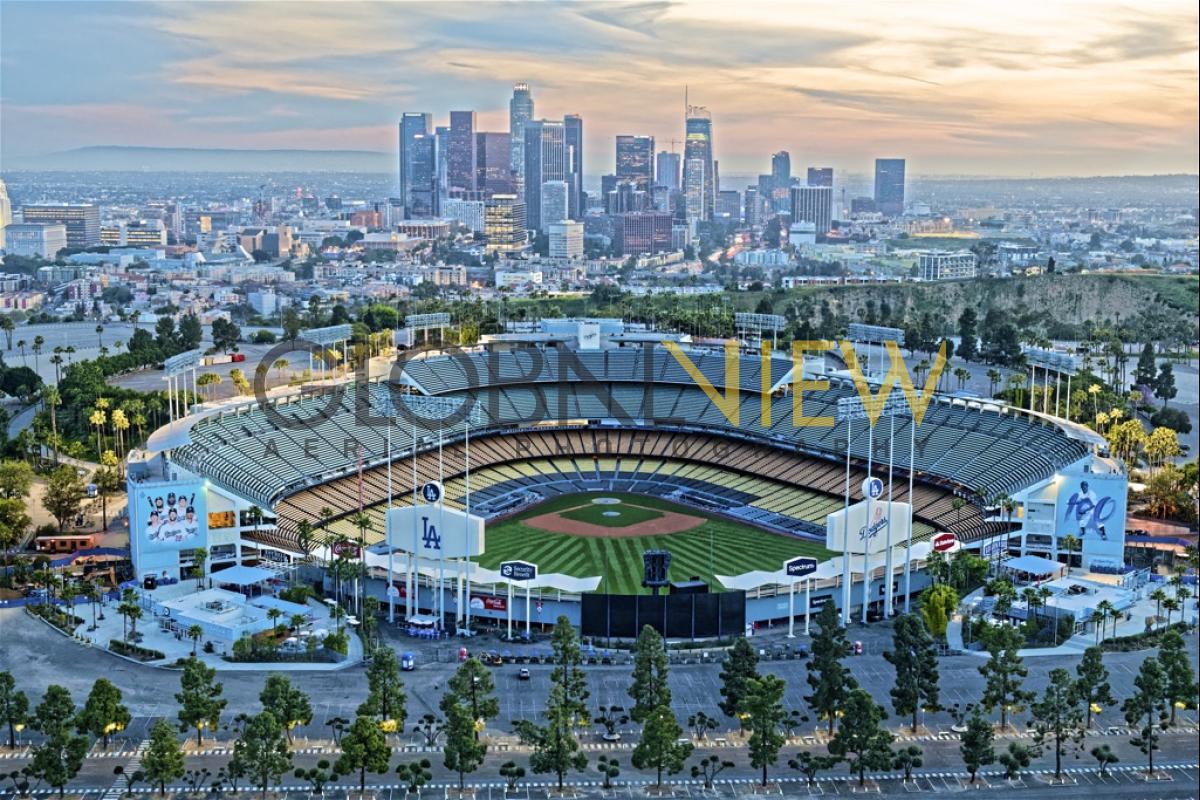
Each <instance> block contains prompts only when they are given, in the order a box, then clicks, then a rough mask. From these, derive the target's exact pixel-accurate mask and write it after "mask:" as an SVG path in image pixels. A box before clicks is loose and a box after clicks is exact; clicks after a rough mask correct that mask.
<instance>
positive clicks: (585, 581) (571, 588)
mask: <svg viewBox="0 0 1200 800" xmlns="http://www.w3.org/2000/svg"><path fill="white" fill-rule="evenodd" d="M375 550H376V548H371V549H368V550H367V552H366V556H367V566H370V567H378V568H379V569H382V570H384V571H385V572H386V571H387V568H388V560H387V553H386V551H385V552H384V553H382V554H381V553H378V552H376V551H375ZM397 555H398V556H400V557H401V558H407V556H408V554H407V553H403V552H401V551H397ZM439 568H440V565H439V564H438V563H437V562H436V561H430V560H428V559H420V560H419V563H418V567H417V571H418V572H420V573H421V574H422V575H425V576H426V577H429V578H436V577H437V576H438V571H439ZM600 580H601V579H600V576H599V575H596V576H593V577H590V578H576V577H575V576H574V575H564V574H562V573H560V572H546V573H538V576H537V577H536V578H534V579H533V580H531V581H510V580H509V579H508V578H505V577H504V576H503V575H501V574H500V571H499V570H494V569H487V568H486V567H481V566H479V565H478V564H474V563H472V565H471V583H492V584H497V583H504V584H507V583H512V585H513V586H515V587H517V588H522V587H525V586H528V587H529V588H530V589H553V590H555V591H559V592H566V593H568V594H581V593H583V592H594V591H596V589H597V588H598V587H599V586H600Z"/></svg>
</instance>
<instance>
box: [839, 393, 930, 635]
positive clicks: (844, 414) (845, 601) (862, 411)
mask: <svg viewBox="0 0 1200 800" xmlns="http://www.w3.org/2000/svg"><path fill="white" fill-rule="evenodd" d="M908 412H909V409H908V403H907V398H905V396H904V394H903V393H900V394H893V393H892V392H891V387H889V388H888V395H887V397H886V398H883V399H882V401H881V407H880V409H879V417H878V418H876V420H875V421H874V422H872V421H871V417H870V415H869V414H868V413H867V408H866V405H865V404H864V403H863V401H862V399H861V398H860V397H858V396H853V397H842V398H839V399H838V407H837V419H838V420H841V421H844V422H845V423H846V486H845V498H844V499H845V505H844V508H843V515H842V533H843V536H842V557H843V559H844V561H843V566H842V579H843V586H842V624H843V625H848V624H849V623H850V584H851V578H850V514H849V513H848V512H849V509H850V443H851V442H852V441H853V439H854V436H853V431H854V421H855V420H859V419H861V420H866V421H867V479H868V480H870V478H871V477H872V475H871V472H872V470H873V469H874V459H875V425H876V424H877V423H878V420H879V418H882V417H887V418H888V419H889V420H891V426H892V427H891V436H890V437H889V438H890V439H891V440H893V441H892V442H891V443H889V447H888V502H889V503H890V502H891V498H892V486H891V483H892V460H893V459H892V456H893V453H894V439H895V433H896V427H895V417H896V416H898V415H900V414H905V413H908ZM914 429H915V421H914ZM914 436H915V434H914ZM909 458H910V468H909V480H910V484H909V485H910V489H909V498H908V501H909V502H908V546H907V551H906V559H905V586H904V591H905V595H906V596H907V594H908V592H909V586H908V563H909V560H910V558H911V555H912V489H911V479H912V468H911V458H912V452H911V449H910V452H909ZM864 495H865V498H866V501H867V524H868V525H869V524H870V520H871V502H872V500H873V499H874V498H872V497H871V496H870V494H869V493H866V492H864ZM870 551H871V548H870V541H869V537H868V538H867V539H864V540H863V590H862V591H863V594H862V598H863V608H862V621H863V623H864V624H865V623H866V621H867V607H868V606H869V605H870V588H871V552H870ZM886 564H887V566H886V570H887V574H886V575H885V576H884V586H885V587H886V589H885V597H886V600H885V603H884V608H885V614H886V615H888V616H890V615H891V608H892V591H891V589H892V515H891V506H888V518H887V553H886ZM906 610H907V609H906Z"/></svg>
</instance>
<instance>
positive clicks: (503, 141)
mask: <svg viewBox="0 0 1200 800" xmlns="http://www.w3.org/2000/svg"><path fill="white" fill-rule="evenodd" d="M475 187H476V188H477V189H479V190H481V191H483V192H485V193H487V194H511V193H512V151H511V148H510V143H509V136H508V134H507V133H487V132H480V133H477V134H475Z"/></svg>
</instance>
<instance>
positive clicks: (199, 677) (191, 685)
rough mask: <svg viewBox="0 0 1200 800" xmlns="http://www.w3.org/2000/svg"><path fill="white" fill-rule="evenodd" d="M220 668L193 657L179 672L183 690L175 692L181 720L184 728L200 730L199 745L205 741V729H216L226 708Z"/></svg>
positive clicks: (180, 684)
mask: <svg viewBox="0 0 1200 800" xmlns="http://www.w3.org/2000/svg"><path fill="white" fill-rule="evenodd" d="M216 677H217V671H216V670H215V669H213V668H212V667H206V666H204V664H203V663H202V662H201V661H199V660H197V659H195V658H189V659H188V660H187V661H185V662H184V664H183V672H182V674H180V676H179V687H180V691H179V692H178V693H176V695H175V702H177V703H179V722H180V723H181V724H182V725H183V727H184V729H185V730H186V729H188V728H191V729H193V730H195V731H196V746H197V747H199V746H202V745H203V744H204V729H205V728H208V729H209V730H215V729H216V727H217V723H218V722H219V721H220V719H221V712H222V711H223V710H224V709H225V704H226V702H227V701H226V700H225V699H224V698H223V697H221V692H222V690H223V687H222V686H221V684H220V683H218V682H217V680H216Z"/></svg>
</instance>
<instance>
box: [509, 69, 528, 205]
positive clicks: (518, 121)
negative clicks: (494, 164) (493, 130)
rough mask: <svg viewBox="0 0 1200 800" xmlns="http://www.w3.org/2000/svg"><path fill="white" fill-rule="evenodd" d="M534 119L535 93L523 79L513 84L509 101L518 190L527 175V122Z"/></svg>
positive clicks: (511, 162) (510, 137)
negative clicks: (533, 93)
mask: <svg viewBox="0 0 1200 800" xmlns="http://www.w3.org/2000/svg"><path fill="white" fill-rule="evenodd" d="M531 119H533V95H532V94H530V93H529V84H527V83H525V82H524V81H521V82H520V83H516V84H513V94H512V99H511V100H509V101H508V136H509V146H510V147H511V148H512V152H511V160H510V165H511V168H512V173H513V181H514V182H515V183H516V188H517V191H520V190H521V189H522V187H523V186H524V185H525V184H524V177H525V123H526V122H528V121H529V120H531Z"/></svg>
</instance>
